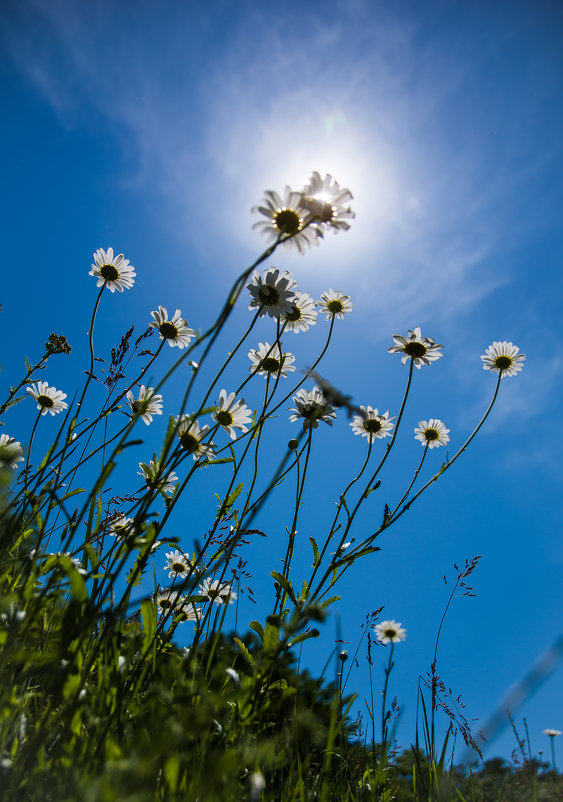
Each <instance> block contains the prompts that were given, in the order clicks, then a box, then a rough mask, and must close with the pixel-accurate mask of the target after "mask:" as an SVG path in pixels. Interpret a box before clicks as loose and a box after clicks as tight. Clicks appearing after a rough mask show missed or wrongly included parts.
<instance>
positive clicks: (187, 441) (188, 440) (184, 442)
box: [180, 432, 199, 454]
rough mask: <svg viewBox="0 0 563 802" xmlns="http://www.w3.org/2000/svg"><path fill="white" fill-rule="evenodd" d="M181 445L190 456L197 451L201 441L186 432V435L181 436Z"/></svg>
mask: <svg viewBox="0 0 563 802" xmlns="http://www.w3.org/2000/svg"><path fill="white" fill-rule="evenodd" d="M180 445H181V446H182V448H183V449H185V450H186V451H187V452H188V453H189V454H191V453H192V451H195V450H196V448H197V447H198V445H199V440H198V439H197V437H194V435H193V434H190V432H184V434H181V435H180Z"/></svg>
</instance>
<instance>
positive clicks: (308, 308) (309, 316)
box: [281, 292, 318, 334]
mask: <svg viewBox="0 0 563 802" xmlns="http://www.w3.org/2000/svg"><path fill="white" fill-rule="evenodd" d="M317 315H318V312H317V310H316V309H315V301H314V300H313V298H311V296H310V295H308V294H307V293H306V292H296V293H295V297H294V299H293V303H292V304H291V308H290V309H289V311H287V312H284V313H283V314H282V316H281V320H282V322H283V323H285V328H284V331H293V332H295V333H296V334H297V333H298V332H300V331H307V329H308V328H309V327H310V326H314V325H315V323H316V322H317Z"/></svg>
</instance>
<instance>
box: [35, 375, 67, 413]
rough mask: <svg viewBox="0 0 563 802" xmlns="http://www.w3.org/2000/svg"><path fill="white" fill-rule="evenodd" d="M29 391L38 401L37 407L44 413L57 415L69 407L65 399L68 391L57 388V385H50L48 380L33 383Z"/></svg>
mask: <svg viewBox="0 0 563 802" xmlns="http://www.w3.org/2000/svg"><path fill="white" fill-rule="evenodd" d="M27 392H28V393H29V394H30V396H31V397H32V398H34V399H35V400H36V401H37V409H39V410H40V411H41V414H42V415H46V414H47V412H49V413H50V414H51V415H56V414H57V413H58V412H62V411H63V409H67V407H68V404H67V403H66V401H65V400H64V399H65V398H66V393H63V392H61V391H60V390H57V389H56V388H55V387H49V385H48V384H47V382H37V384H32V385H30V386H29V387H28V388H27Z"/></svg>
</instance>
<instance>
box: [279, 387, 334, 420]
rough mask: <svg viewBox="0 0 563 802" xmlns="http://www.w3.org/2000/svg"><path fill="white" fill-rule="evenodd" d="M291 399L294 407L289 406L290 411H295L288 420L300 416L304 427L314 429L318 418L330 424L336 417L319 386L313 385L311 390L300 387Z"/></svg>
mask: <svg viewBox="0 0 563 802" xmlns="http://www.w3.org/2000/svg"><path fill="white" fill-rule="evenodd" d="M293 400H294V401H295V407H291V411H292V412H295V415H290V416H289V420H290V421H298V420H300V419H301V418H302V419H303V426H304V427H305V428H313V429H316V428H317V427H318V425H319V421H320V420H322V421H324V423H328V425H329V426H332V422H333V420H335V419H336V412H335V411H334V409H333V408H332V407H331V406H330V404H327V402H326V400H325V397H324V395H323V394H322V391H321V390H320V388H319V387H313V389H312V390H304V389H303V388H302V389H301V390H298V391H297V395H294V396H293Z"/></svg>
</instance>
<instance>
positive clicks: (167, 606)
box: [158, 599, 174, 610]
mask: <svg viewBox="0 0 563 802" xmlns="http://www.w3.org/2000/svg"><path fill="white" fill-rule="evenodd" d="M158 606H159V607H160V609H161V610H171V609H172V607H173V606H174V605H173V604H172V602H171V601H170V599H160V601H159V602H158Z"/></svg>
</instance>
